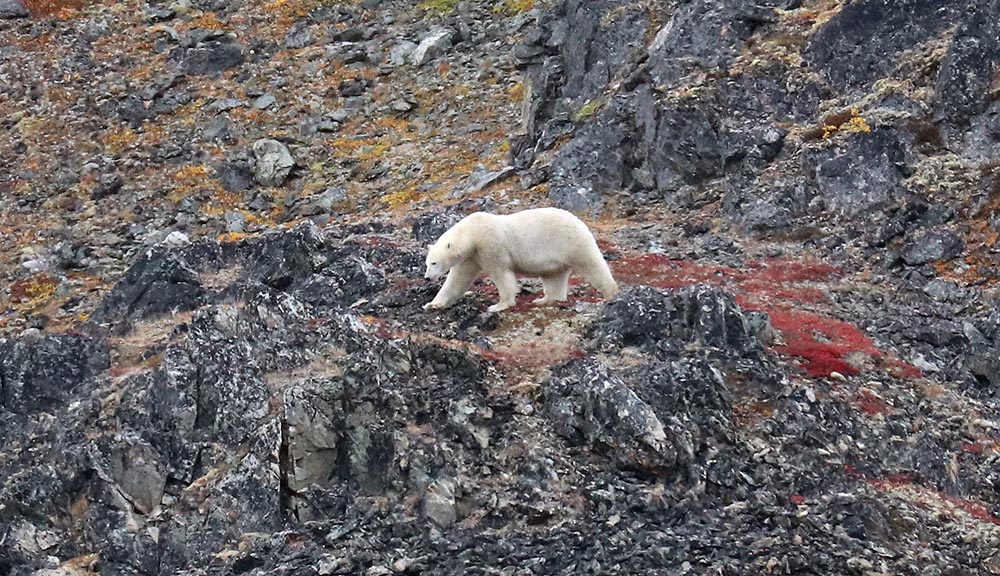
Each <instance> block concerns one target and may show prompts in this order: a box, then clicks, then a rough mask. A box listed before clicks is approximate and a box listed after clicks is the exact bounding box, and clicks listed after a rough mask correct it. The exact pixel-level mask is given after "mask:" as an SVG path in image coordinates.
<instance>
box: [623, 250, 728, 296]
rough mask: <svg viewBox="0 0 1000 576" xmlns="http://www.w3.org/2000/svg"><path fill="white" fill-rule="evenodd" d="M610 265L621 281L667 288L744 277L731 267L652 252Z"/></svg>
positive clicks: (726, 282) (726, 281) (720, 282)
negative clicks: (679, 258) (707, 264)
mask: <svg viewBox="0 0 1000 576" xmlns="http://www.w3.org/2000/svg"><path fill="white" fill-rule="evenodd" d="M611 268H612V270H613V274H614V276H615V278H616V279H617V280H618V281H619V282H620V283H623V284H646V285H648V286H654V287H656V288H665V289H671V288H680V287H682V286H691V285H693V284H702V283H704V284H714V285H723V284H730V283H732V282H735V281H739V280H740V279H741V278H742V276H743V274H742V273H741V272H738V271H737V270H736V269H734V268H730V267H729V266H706V265H702V264H697V263H695V262H689V261H687V260H676V259H673V258H670V257H668V256H665V255H663V254H651V253H646V254H639V255H636V256H630V257H628V258H623V259H621V260H617V261H615V262H612V263H611Z"/></svg>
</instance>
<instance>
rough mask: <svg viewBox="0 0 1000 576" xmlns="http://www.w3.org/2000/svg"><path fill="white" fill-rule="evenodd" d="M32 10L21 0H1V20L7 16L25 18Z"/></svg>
mask: <svg viewBox="0 0 1000 576" xmlns="http://www.w3.org/2000/svg"><path fill="white" fill-rule="evenodd" d="M29 15H30V12H28V9H27V8H25V6H24V3H23V2H21V0H0V20H2V19H7V18H24V17H26V16H29Z"/></svg>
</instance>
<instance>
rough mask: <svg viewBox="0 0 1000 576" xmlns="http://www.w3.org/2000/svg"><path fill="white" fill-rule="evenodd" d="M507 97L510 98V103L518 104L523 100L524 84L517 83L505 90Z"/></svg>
mask: <svg viewBox="0 0 1000 576" xmlns="http://www.w3.org/2000/svg"><path fill="white" fill-rule="evenodd" d="M507 97H508V98H510V101H511V102H520V101H522V100H524V82H518V83H517V84H514V85H513V86H511V87H510V89H509V90H507Z"/></svg>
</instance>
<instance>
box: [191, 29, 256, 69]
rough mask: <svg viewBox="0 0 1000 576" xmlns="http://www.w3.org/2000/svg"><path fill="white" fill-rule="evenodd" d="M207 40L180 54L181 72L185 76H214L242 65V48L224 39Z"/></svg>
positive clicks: (243, 58)
mask: <svg viewBox="0 0 1000 576" xmlns="http://www.w3.org/2000/svg"><path fill="white" fill-rule="evenodd" d="M223 38H224V39H223V40H209V41H207V42H203V43H201V44H199V45H197V46H195V47H193V48H188V49H186V50H183V51H182V52H181V53H180V60H181V70H182V71H184V72H185V73H187V74H197V75H216V74H219V73H221V72H223V71H225V70H228V69H230V68H235V67H237V66H240V65H242V64H243V62H244V60H245V57H244V55H243V47H242V46H240V45H239V44H237V43H235V42H233V41H231V40H227V39H225V37H223Z"/></svg>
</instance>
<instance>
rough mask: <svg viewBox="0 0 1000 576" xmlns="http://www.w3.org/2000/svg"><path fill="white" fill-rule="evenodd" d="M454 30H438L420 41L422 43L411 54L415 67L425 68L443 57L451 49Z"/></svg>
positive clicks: (411, 60)
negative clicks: (427, 64) (429, 63)
mask: <svg viewBox="0 0 1000 576" xmlns="http://www.w3.org/2000/svg"><path fill="white" fill-rule="evenodd" d="M454 36H455V32H454V31H452V30H436V31H434V32H431V33H430V34H428V35H426V36H424V37H423V38H421V39H420V43H419V44H417V47H416V48H414V49H413V52H411V53H410V56H409V59H410V62H411V63H412V64H413V65H414V66H423V65H424V64H426V63H427V62H429V61H431V60H433V59H435V58H437V57H439V56H441V55H442V54H444V53H445V52H446V51H447V50H448V49H449V48H451V42H452V38H453V37H454Z"/></svg>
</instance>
